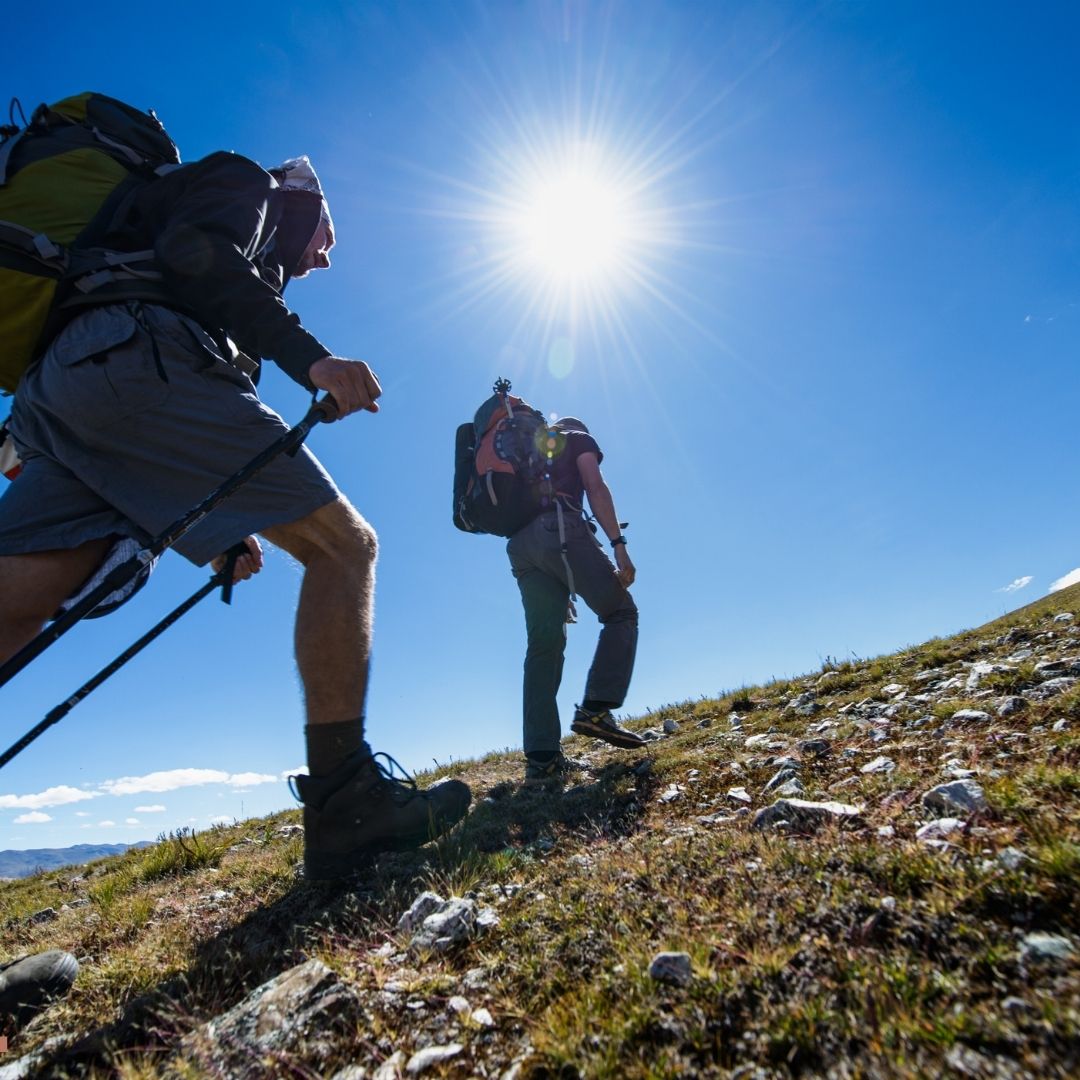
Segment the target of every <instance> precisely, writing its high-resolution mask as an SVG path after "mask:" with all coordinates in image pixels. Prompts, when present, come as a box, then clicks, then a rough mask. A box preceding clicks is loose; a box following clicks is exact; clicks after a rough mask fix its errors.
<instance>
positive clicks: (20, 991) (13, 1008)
mask: <svg viewBox="0 0 1080 1080" xmlns="http://www.w3.org/2000/svg"><path fill="white" fill-rule="evenodd" d="M78 974H79V962H78V961H77V960H76V959H75V957H74V956H72V955H71V953H69V952H63V951H62V950H61V949H49V951H48V952H42V953H38V954H37V955H36V956H22V957H19V959H17V960H12V961H10V962H8V963H7V964H3V965H0V1029H3V1028H4V1027H5V1022H6V1021H8V1020H10V1021H11V1023H12V1024H13V1025H14V1026H15V1027H16V1028H21V1027H24V1026H25V1025H26V1024H27V1023H28V1022H29V1021H30V1019H31V1018H32V1017H33V1015H34V1014H35V1013H36V1012H38V1011H40V1010H41V1009H43V1008H44V1007H45V1006H46V1005H48V1003H49V1002H50V1001H52V1000H54V999H55V998H59V997H63V996H64V994H66V993H67V992H68V991H69V990H70V989H71V984H72V983H73V982H74V981H75V976H76V975H78ZM8 1034H11V1032H10V1031H9V1032H8Z"/></svg>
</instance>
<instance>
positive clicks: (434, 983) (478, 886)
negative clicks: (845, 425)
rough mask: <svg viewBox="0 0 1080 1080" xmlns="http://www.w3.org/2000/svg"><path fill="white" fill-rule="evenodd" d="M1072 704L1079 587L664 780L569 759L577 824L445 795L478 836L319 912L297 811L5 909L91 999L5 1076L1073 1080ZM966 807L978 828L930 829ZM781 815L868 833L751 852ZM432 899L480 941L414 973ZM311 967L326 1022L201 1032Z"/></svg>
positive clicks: (53, 1020) (768, 711)
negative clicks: (575, 772) (304, 872)
mask: <svg viewBox="0 0 1080 1080" xmlns="http://www.w3.org/2000/svg"><path fill="white" fill-rule="evenodd" d="M1067 615H1075V616H1077V617H1076V618H1072V619H1069V618H1067V617H1066V616H1067ZM1074 662H1075V663H1074ZM1046 664H1051V665H1053V666H1051V667H1045V666H1043V667H1040V666H1039V665H1046ZM1078 675H1080V587H1074V588H1072V589H1069V590H1065V591H1063V592H1060V593H1057V594H1054V595H1053V596H1050V597H1048V598H1046V599H1044V600H1040V601H1038V602H1037V603H1035V604H1032V605H1030V606H1029V607H1027V608H1024V609H1021V610H1020V611H1018V612H1014V613H1013V614H1011V615H1009V616H1006V617H1005V618H1003V619H999V620H997V621H996V622H994V623H991V624H988V625H987V626H985V627H982V628H979V629H977V630H973V631H968V632H966V633H963V634H960V635H958V636H956V637H954V638H949V639H940V640H934V641H931V642H928V643H926V644H925V645H922V646H919V647H915V648H910V649H905V650H903V651H901V652H899V653H897V654H895V655H893V656H887V657H880V658H877V659H872V660H865V661H856V662H845V663H839V664H833V663H829V664H827V665H826V666H825V668H824V669H823V670H821V671H818V672H815V673H812V674H809V675H807V676H805V677H801V678H797V679H792V680H786V681H783V682H775V683H771V684H769V685H766V686H761V687H751V688H746V689H742V690H739V691H737V692H734V693H731V694H728V695H726V696H724V697H722V698H720V699H716V700H701V701H693V702H687V703H684V704H681V705H677V706H672V707H670V708H666V709H664V710H662V711H661V712H659V713H653V714H650V715H648V716H645V717H641V718H638V719H637V720H633V721H631V722H630V726H631V727H635V728H637V729H639V730H644V729H654V730H657V731H661V730H663V728H664V726H665V722H666V726H667V727H668V728H669V729H672V730H671V731H670V733H668V734H667V735H665V736H664V737H663V738H660V739H658V740H657V741H655V742H653V743H651V744H650V746H649V748H648V752H647V753H645V752H630V751H616V750H612V749H610V748H607V747H603V746H601V745H600V744H597V743H593V742H588V741H586V740H583V739H580V738H577V737H574V738H571V739H568V740H567V741H566V744H565V749H566V751H567V753H569V754H571V755H572V756H574V757H578V758H580V759H582V760H584V762H585V763H586V765H587V772H586V773H584V774H583V776H582V780H581V782H580V784H579V785H578V786H576V787H573V788H571V789H568V790H566V791H565V792H563V793H544V792H537V791H534V790H530V789H524V788H522V787H521V786H520V783H519V781H520V777H521V764H520V758H519V757H518V755H516V754H510V753H508V754H492V755H489V756H487V757H485V758H483V759H481V760H479V761H470V762H463V763H455V764H454V765H453V766H451V767H450V768H449V769H447V770H444V772H449V773H452V774H453V775H456V776H461V777H463V778H464V779H466V780H467V781H468V782H469V783H470V784H471V785H472V787H473V790H474V795H475V803H474V809H473V812H472V813H471V815H470V817H469V819H468V820H467V822H466V823H465V825H464V826H463V827H462V828H460V829H459V830H457V831H456V832H455V834H454V835H452V836H451V837H449V838H447V839H445V840H444V841H443V842H441V843H440V844H439V845H437V846H432V847H430V848H427V849H425V850H424V851H422V852H419V853H415V854H409V855H401V856H385V857H383V858H381V859H380V860H379V861H378V863H377V864H376V865H375V866H374V867H373V869H372V871H371V873H370V874H368V875H365V876H362V877H360V878H358V879H357V880H355V881H353V882H350V883H349V884H348V885H347V886H341V887H330V886H323V885H312V884H307V883H304V882H303V881H302V880H299V879H298V877H297V874H296V866H297V864H298V862H299V861H300V859H301V853H302V835H301V830H300V828H299V813H298V811H290V812H288V813H285V814H281V815H277V816H275V817H272V818H269V819H265V820H259V821H247V822H244V823H242V824H240V825H237V826H234V827H230V828H222V829H215V830H212V831H210V832H206V833H200V834H198V835H184V836H178V837H173V838H170V839H169V840H167V841H164V842H162V843H159V844H157V845H156V846H154V847H150V848H147V849H145V850H142V851H132V852H129V853H127V854H126V855H124V856H122V857H118V858H113V859H108V860H104V861H102V862H100V863H96V864H94V865H92V866H91V867H88V868H86V869H84V870H83V871H82V872H81V873H80V874H78V876H74V875H73V874H72V873H71V872H67V873H64V874H57V873H55V872H53V873H45V874H41V875H38V876H36V877H33V878H28V879H25V880H22V881H16V882H10V883H5V884H3V885H2V886H0V921H2V922H3V924H4V936H3V942H2V944H0V959H7V958H10V957H12V956H15V955H18V954H19V953H21V952H26V951H33V950H38V949H44V948H52V947H58V948H64V949H68V950H70V951H72V952H73V953H75V955H76V956H78V957H79V958H80V961H81V963H82V970H81V972H80V975H79V978H78V980H77V982H76V984H75V987H74V989H73V991H72V993H71V994H70V996H69V997H68V998H67V999H66V1000H65V1001H64V1002H63V1003H60V1004H57V1005H55V1006H53V1007H52V1008H51V1009H50V1010H49V1011H47V1012H46V1013H44V1014H42V1015H41V1016H40V1017H39V1018H38V1019H37V1020H36V1021H35V1022H34V1023H33V1024H32V1025H31V1026H30V1027H29V1028H28V1029H27V1030H25V1031H24V1032H22V1033H20V1034H19V1035H18V1036H16V1037H15V1038H14V1039H12V1042H11V1052H10V1053H9V1055H8V1056H7V1058H0V1067H2V1066H3V1064H4V1062H5V1061H11V1060H13V1059H14V1058H16V1057H18V1056H19V1055H25V1054H28V1053H29V1052H31V1051H33V1050H41V1056H40V1057H39V1058H38V1059H37V1063H36V1064H35V1065H34V1066H33V1069H34V1071H33V1072H32V1073H28V1074H27V1075H58V1076H62V1075H88V1074H89V1075H100V1076H107V1075H118V1076H122V1077H129V1078H134V1077H144V1076H147V1077H149V1076H159V1075H160V1076H165V1075H170V1076H187V1077H201V1076H230V1077H231V1076H252V1077H255V1076H283V1077H284V1076H289V1077H322V1076H335V1075H337V1076H339V1077H340V1078H341V1080H346V1078H349V1080H355V1078H356V1077H360V1076H368V1077H371V1076H376V1075H377V1076H378V1077H379V1078H380V1080H384V1078H387V1077H394V1076H398V1075H425V1076H453V1077H470V1076H479V1077H508V1078H525V1077H575V1076H583V1077H612V1078H635V1077H641V1078H645V1077H675V1076H732V1077H741V1078H751V1077H772V1076H789V1075H792V1076H819V1075H820V1076H825V1075H828V1076H831V1077H860V1076H868V1077H890V1076H912V1075H919V1076H940V1075H954V1076H970V1077H997V1076H1000V1077H1016V1076H1031V1077H1050V1076H1070V1075H1071V1076H1075V1075H1078V1074H1080V908H1078V905H1077V897H1078V895H1080V891H1078V888H1077V886H1078V879H1080V734H1078V733H1080V679H1078V680H1077V681H1076V682H1075V683H1073V682H1071V681H1070V680H1071V679H1074V678H1076V676H1078ZM1059 680H1060V681H1059ZM1007 701H1008V702H1010V704H1008V705H1005V712H1006V715H1004V716H1001V715H999V709H1001V708H1002V706H1003V705H1004V704H1005V703H1006V702H1007ZM1010 710H1015V711H1010ZM778 774H779V776H778ZM434 778H435V777H428V778H425V779H426V780H430V779H434ZM774 778H775V779H774ZM792 779H794V780H795V781H796V787H795V788H792V787H790V783H791V780H792ZM954 780H959V781H964V780H967V781H970V782H972V783H974V784H977V785H978V787H979V788H981V791H982V793H983V797H984V799H985V805H981V804H980V805H979V806H978V808H976V809H975V810H974V811H956V812H953V811H949V810H948V808H947V807H946V806H944V804H942V806H939V807H938V808H935V807H933V806H930V807H928V806H925V805H924V803H923V795H924V794H925V793H927V792H928V791H929V790H930V789H932V788H934V787H935V786H937V785H939V784H942V783H949V782H952V781H954ZM770 783H772V784H773V788H772V789H771V790H769V791H766V790H765V788H766V786H767V785H769V784H770ZM783 784H788V785H789V786H788V787H786V788H782V790H783V792H788V793H791V794H792V795H793V797H795V798H802V799H806V800H811V801H831V802H834V803H843V804H846V805H847V806H850V807H853V808H854V809H853V810H852V811H850V812H848V813H847V815H846V816H845V817H843V818H838V819H837V820H836V821H835V822H834V821H829V822H826V823H825V824H823V825H821V826H820V827H818V826H817V823H816V821H815V820H814V819H812V818H811V817H809V816H807V814H806V813H803V814H799V813H798V812H797V809H792V807H791V804H788V808H787V810H786V811H784V810H783V808H781V810H780V811H775V812H773V813H775V814H778V815H779V816H780V817H781V818H782V819H785V820H782V821H781V823H780V824H779V825H773V826H771V827H764V828H763V827H755V824H757V825H759V826H760V825H762V824H764V821H763V819H760V818H757V817H756V815H757V812H758V811H760V810H761V809H762V808H767V807H770V806H772V805H773V804H774V803H775V802H776V801H777V799H778V798H781V797H782V796H781V794H779V793H778V791H777V789H779V788H781V787H782V785H783ZM800 785H801V788H802V789H803V792H802V793H801V794H800V793H799V790H798V787H799V786H800ZM740 789H741V790H740ZM969 791H970V788H969ZM943 818H944V819H949V820H950V821H951V822H952V823H951V824H949V825H940V824H939V826H938V827H937V829H936V831H935V830H933V829H931V830H930V831H929V833H927V832H926V831H924V830H923V826H924V825H926V824H927V823H928V822H930V821H932V820H935V819H943ZM920 833H921V835H917V834H920ZM424 890H430V891H433V892H435V893H437V894H439V896H440V897H443V898H451V897H464V898H467V899H471V900H473V901H475V902H476V904H477V905H478V906H479V908H480V909H481V910H484V911H486V912H487V914H488V916H489V918H488V919H487V920H485V921H487V922H488V923H490V925H488V926H487V928H486V929H483V930H482V931H481V929H480V928H478V927H476V928H473V933H472V934H471V935H469V936H467V939H466V940H464V941H462V942H460V943H458V944H456V945H453V946H450V947H447V948H443V947H441V946H437V945H431V944H430V942H429V943H428V944H427V945H425V944H423V943H422V942H421V943H419V944H418V942H419V941H420V939H416V938H414V937H413V934H412V931H407V930H405V929H399V928H398V926H399V919H400V918H401V916H402V914H403V913H404V912H406V911H407V909H409V907H410V905H411V904H412V903H413V901H414V899H416V897H417V896H418V894H420V893H422V892H423V891H424ZM65 905H66V906H65ZM47 908H52V909H54V911H55V912H56V914H55V917H50V916H48V915H43V914H41V913H42V912H43V911H44V909H47ZM491 916H497V920H496V919H495V918H493V917H491ZM444 944H445V943H444ZM660 952H675V953H685V954H687V955H688V958H689V969H688V971H687V972H686V973H685V977H681V976H680V975H679V973H678V971H676V974H675V975H674V976H671V977H668V978H667V979H666V981H665V980H664V979H660V978H656V977H654V976H653V975H652V974H650V965H651V962H652V961H653V958H654V957H655V956H656V954H658V953H660ZM313 958H314V959H317V960H320V961H322V962H323V963H324V964H325V965H326V966H327V968H328V969H330V970H329V971H328V972H325V971H324V969H322V968H319V971H323V972H324V974H323V976H322V978H323V980H324V983H325V984H326V985H327V986H331V987H332V988H333V992H332V994H331V996H330V999H327V1000H331V999H332V1001H333V1002H334V1005H333V1008H331V1007H330V1006H327V1007H326V1008H325V1009H323V1011H321V1012H320V1011H319V1010H315V1011H313V1012H312V1013H310V1014H306V1013H305V1014H303V1015H304V1016H305V1017H307V1018H306V1019H300V1020H298V1019H297V1018H298V1017H300V1011H299V1010H291V1011H290V1010H289V1009H286V1008H280V1009H279V1010H278V1012H277V1013H273V1016H272V1019H271V1020H264V1021H262V1022H261V1023H262V1024H263V1027H262V1028H260V1029H259V1030H260V1031H261V1032H262V1035H259V1033H258V1032H255V1033H254V1034H251V1038H250V1040H248V1041H245V1038H246V1037H240V1036H236V1035H229V1036H227V1037H226V1036H224V1035H223V1034H222V1031H223V1030H224V1028H223V1026H222V1025H217V1026H215V1025H211V1026H209V1027H206V1026H205V1025H206V1024H207V1022H208V1021H211V1020H213V1019H214V1018H215V1017H220V1015H221V1014H222V1013H225V1012H226V1011H227V1010H229V1009H230V1008H233V1007H234V1006H237V1004H238V1003H241V1002H243V1001H244V999H245V997H246V995H248V994H249V993H250V992H251V991H252V990H254V989H255V988H257V987H259V986H260V985H261V984H263V983H265V982H266V981H267V980H269V979H271V978H273V977H275V976H278V975H280V974H281V973H283V972H286V971H288V970H289V969H292V968H294V967H295V966H296V965H298V964H301V963H302V962H304V961H307V960H309V959H313ZM316 967H317V965H316ZM271 997H272V995H271V996H268V997H266V999H265V1001H270V1000H271ZM265 1001H264V1004H265ZM312 1017H314V1018H315V1019H312ZM293 1021H296V1022H295V1024H294V1023H293ZM275 1025H276V1028H275V1031H276V1034H273V1039H276V1040H277V1041H276V1042H273V1040H272V1039H270V1034H268V1029H269V1027H274V1026H275ZM264 1029H266V1030H264ZM252 1030H253V1031H254V1029H252ZM271 1034H272V1033H271ZM260 1038H261V1039H262V1040H263V1041H261V1042H260V1041H259V1040H260ZM268 1039H270V1041H267V1040H268ZM271 1042H272V1045H271ZM429 1047H442V1048H443V1050H442V1051H440V1052H437V1053H432V1054H431V1055H429V1056H428V1057H425V1056H423V1055H418V1056H414V1055H417V1052H418V1051H422V1050H424V1049H425V1048H429ZM406 1069H408V1070H409V1072H406ZM2 1076H3V1072H2V1069H0V1077H2Z"/></svg>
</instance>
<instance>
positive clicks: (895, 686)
mask: <svg viewBox="0 0 1080 1080" xmlns="http://www.w3.org/2000/svg"><path fill="white" fill-rule="evenodd" d="M905 689H906V687H904V686H902V685H901V684H900V683H896V682H894V683H889V685H888V686H883V687H882V688H881V692H882V693H883V694H888V695H889V697H896V695H897V694H902V693H903V692H904V690H905Z"/></svg>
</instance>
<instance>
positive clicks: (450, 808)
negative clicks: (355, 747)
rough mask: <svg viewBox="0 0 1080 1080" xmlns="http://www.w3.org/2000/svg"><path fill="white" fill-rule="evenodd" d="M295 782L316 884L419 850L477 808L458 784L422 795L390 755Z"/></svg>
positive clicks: (307, 861)
mask: <svg viewBox="0 0 1080 1080" xmlns="http://www.w3.org/2000/svg"><path fill="white" fill-rule="evenodd" d="M379 758H382V759H383V760H384V761H385V762H386V764H382V763H381V762H380V761H379V760H378V759H379ZM395 769H396V770H397V772H399V773H400V774H401V776H395V775H394V771H395ZM291 780H292V781H293V783H294V785H295V786H294V794H295V795H296V797H297V798H298V799H299V800H300V801H301V802H302V803H303V804H304V874H305V876H306V877H307V878H308V879H309V880H312V881H327V880H331V879H333V878H340V877H345V876H347V875H348V874H351V873H352V872H353V871H355V870H359V869H361V868H362V867H364V866H366V865H368V864H369V863H370V862H371V858H372V856H374V855H377V854H378V853H379V852H380V851H408V850H410V849H412V848H417V847H420V846H421V844H426V843H427V842H428V841H429V840H434V839H435V838H436V837H438V836H442V834H443V833H444V832H446V831H447V830H449V829H451V828H452V827H453V826H454V825H456V824H457V823H458V822H459V821H460V820H461V819H462V818H463V817H464V816H465V812H466V811H467V810H468V808H469V803H470V802H471V801H472V793H471V792H470V791H469V788H468V786H467V785H466V784H463V783H462V782H461V781H460V780H444V781H442V782H441V783H438V784H435V785H434V786H433V787H430V788H426V789H423V790H422V789H420V788H418V787H417V786H416V781H415V780H413V779H412V778H411V777H410V776H409V775H408V774H407V773H406V772H405V770H404V769H402V768H401V766H400V765H398V763H397V762H396V761H395V760H394V759H393V758H392V757H390V756H389V755H388V754H371V753H366V752H365V751H363V750H361V751H360V752H358V753H356V754H353V755H352V756H351V757H349V758H347V759H346V760H345V761H344V762H343V763H342V764H341V765H339V766H338V767H337V768H336V769H335V770H334V771H333V772H332V773H329V774H327V775H326V776H294V777H291Z"/></svg>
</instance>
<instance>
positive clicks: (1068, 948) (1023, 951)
mask: <svg viewBox="0 0 1080 1080" xmlns="http://www.w3.org/2000/svg"><path fill="white" fill-rule="evenodd" d="M1075 955H1076V949H1075V948H1073V943H1072V942H1071V941H1070V940H1069V939H1068V938H1067V937H1062V936H1061V935H1060V934H1044V933H1041V932H1038V931H1036V932H1035V933H1032V934H1026V935H1025V936H1024V939H1023V941H1021V942H1020V958H1021V959H1022V960H1032V959H1033V960H1040V959H1043V958H1045V957H1051V958H1056V959H1059V960H1068V959H1069V958H1070V957H1072V956H1075Z"/></svg>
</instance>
